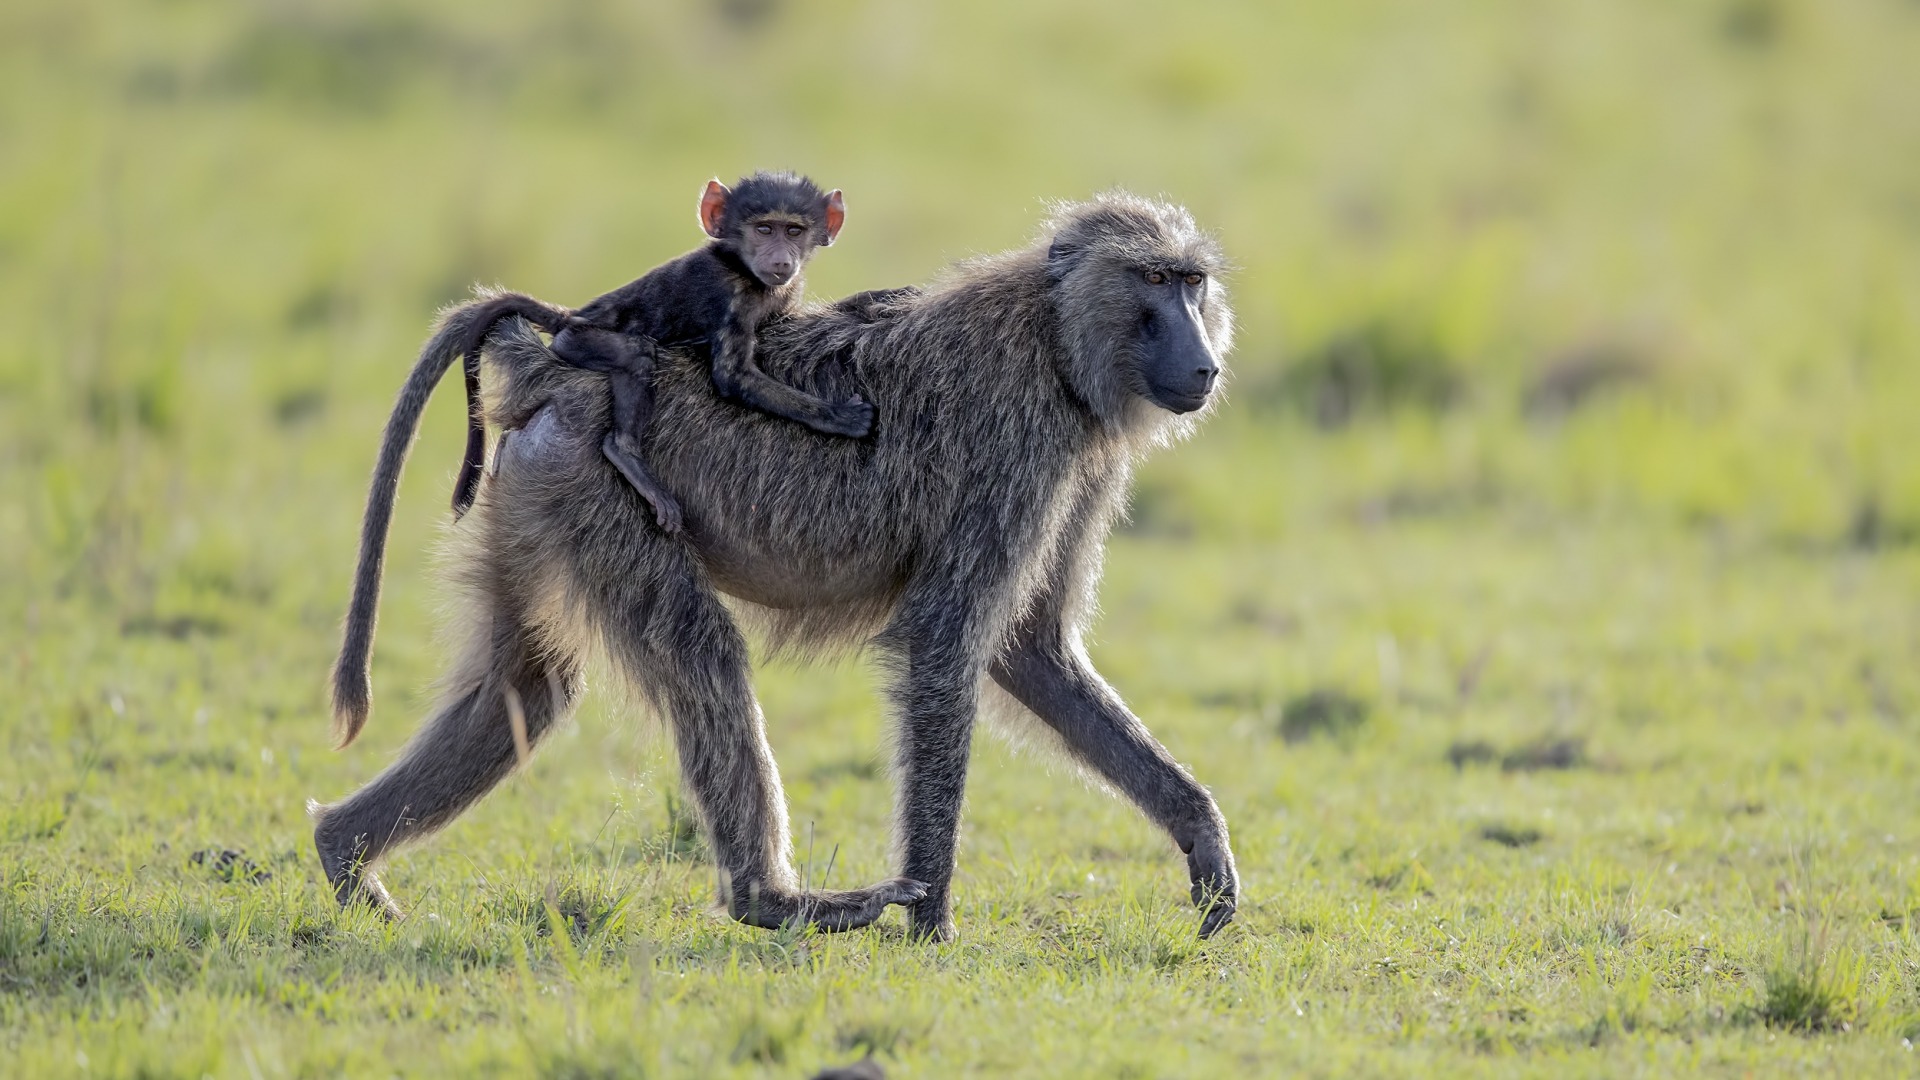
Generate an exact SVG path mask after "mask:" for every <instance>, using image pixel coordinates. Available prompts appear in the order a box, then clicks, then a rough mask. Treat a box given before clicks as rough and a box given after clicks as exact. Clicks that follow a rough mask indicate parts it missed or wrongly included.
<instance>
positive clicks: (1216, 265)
mask: <svg viewBox="0 0 1920 1080" xmlns="http://www.w3.org/2000/svg"><path fill="white" fill-rule="evenodd" d="M1049 230H1050V232H1051V237H1052V238H1051V242H1050V244H1049V246H1048V248H1047V270H1048V274H1049V276H1050V277H1051V279H1052V287H1053V295H1054V307H1055V310H1056V311H1057V312H1058V314H1059V317H1060V328H1061V333H1062V336H1063V337H1064V338H1065V344H1066V345H1067V349H1068V353H1069V357H1068V361H1069V364H1070V366H1071V369H1072V371H1071V376H1072V379H1073V382H1074V383H1075V385H1076V387H1077V388H1078V389H1079V391H1080V392H1081V394H1083V395H1085V396H1086V398H1087V400H1088V403H1089V404H1090V405H1092V406H1093V407H1094V409H1095V410H1096V411H1097V412H1099V413H1100V414H1101V415H1102V416H1103V417H1105V418H1107V419H1109V420H1110V421H1118V420H1120V419H1122V418H1123V417H1125V416H1126V415H1128V414H1129V413H1130V412H1132V411H1133V410H1132V409H1130V408H1129V404H1130V402H1131V401H1137V400H1141V399H1144V400H1145V401H1146V402H1148V403H1150V404H1152V405H1154V406H1157V407H1158V408H1160V409H1164V410H1166V411H1167V412H1171V413H1175V414H1184V413H1191V412H1194V411H1196V410H1198V409H1201V408H1203V407H1204V406H1206V404H1207V403H1208V402H1209V401H1210V400H1211V399H1212V397H1213V392H1214V389H1215V388H1216V387H1217V386H1218V384H1219V376H1220V362H1221V360H1222V359H1223V358H1224V357H1225V356H1226V353H1227V351H1228V349H1229V348H1231V347H1232V339H1233V316H1232V313H1231V311H1230V310H1229V309H1228V307H1227V296H1226V289H1225V287H1224V286H1223V285H1222V284H1221V282H1220V274H1221V272H1222V271H1223V270H1225V268H1226V259H1225V257H1224V256H1222V254H1221V253H1220V248H1219V246H1218V245H1217V244H1215V243H1214V242H1213V240H1212V238H1211V237H1209V236H1207V235H1206V234H1205V233H1203V232H1201V231H1200V228H1199V226H1197V225H1195V224H1194V222H1193V216H1192V215H1191V214H1189V213H1187V211H1186V210H1184V209H1182V208H1181V207H1178V206H1173V205H1171V204H1168V203H1162V202H1154V201H1152V200H1150V199H1143V198H1140V197H1138V196H1136V195H1128V194H1126V193H1124V192H1117V193H1110V194H1106V195H1101V196H1099V197H1098V198H1096V199H1094V200H1093V201H1091V202H1086V203H1078V204H1074V205H1070V206H1066V207H1062V208H1061V209H1060V210H1059V211H1058V212H1057V213H1056V214H1055V216H1054V218H1053V220H1052V222H1051V223H1050V224H1049Z"/></svg>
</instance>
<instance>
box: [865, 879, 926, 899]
mask: <svg viewBox="0 0 1920 1080" xmlns="http://www.w3.org/2000/svg"><path fill="white" fill-rule="evenodd" d="M875 888H876V889H878V890H880V895H881V896H882V897H884V898H885V899H884V902H885V903H886V904H888V905H892V904H917V903H919V902H920V901H922V900H925V899H926V898H927V891H928V890H927V883H926V882H924V881H915V880H913V879H912V878H904V877H901V878H894V879H893V880H891V881H883V882H881V883H880V884H879V885H877V886H875Z"/></svg>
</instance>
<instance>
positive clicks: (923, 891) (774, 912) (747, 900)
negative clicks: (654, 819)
mask: <svg viewBox="0 0 1920 1080" xmlns="http://www.w3.org/2000/svg"><path fill="white" fill-rule="evenodd" d="M926 895H927V887H926V886H925V885H922V884H921V883H920V882H918V881H914V880H912V879H910V878H893V879H891V880H888V881H882V882H880V883H879V884H877V885H869V886H867V887H866V888H864V889H847V890H845V891H834V892H828V891H824V890H822V891H818V892H803V893H773V894H769V893H766V892H763V891H760V890H758V889H749V890H747V892H746V894H745V895H739V896H735V898H734V900H733V903H732V904H730V905H729V908H728V914H730V915H732V916H733V917H734V918H735V919H737V920H739V921H740V922H743V923H746V924H747V925H748V926H759V927H764V928H766V929H769V930H771V929H775V928H778V927H782V926H815V927H818V928H819V929H821V930H823V931H826V932H828V933H833V932H837V931H840V930H857V929H859V928H860V927H863V926H866V925H868V924H870V923H872V922H873V921H874V920H875V919H878V918H879V917H880V916H881V914H882V913H883V912H885V911H886V910H887V908H889V907H891V906H892V905H894V904H912V903H914V902H916V901H918V900H920V899H922V898H923V897H925V896H926Z"/></svg>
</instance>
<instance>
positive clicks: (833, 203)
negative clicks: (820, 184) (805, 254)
mask: <svg viewBox="0 0 1920 1080" xmlns="http://www.w3.org/2000/svg"><path fill="white" fill-rule="evenodd" d="M846 223H847V200H846V198H845V197H844V196H842V195H841V194H840V189H839V188H834V189H833V190H832V191H829V192H827V242H826V243H825V244H822V245H821V246H822V247H832V246H833V241H834V238H835V237H837V236H839V235H840V226H842V225H845V224H846Z"/></svg>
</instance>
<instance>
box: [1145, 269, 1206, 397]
mask: <svg viewBox="0 0 1920 1080" xmlns="http://www.w3.org/2000/svg"><path fill="white" fill-rule="evenodd" d="M1210 284H1211V283H1210V282H1209V280H1208V276H1207V273H1206V272H1205V271H1204V270H1201V269H1198V268H1195V267H1183V266H1154V267H1146V268H1143V269H1137V270H1135V271H1134V273H1133V281H1132V293H1133V297H1134V299H1135V301H1136V303H1137V309H1138V313H1139V314H1138V317H1137V318H1136V319H1135V321H1134V342H1133V348H1132V350H1131V351H1132V353H1133V357H1134V361H1135V363H1137V364H1138V365H1139V372H1140V379H1141V382H1142V383H1144V384H1145V388H1146V396H1147V399H1148V400H1149V401H1152V402H1153V403H1154V404H1155V405H1158V406H1160V407H1161V408H1163V409H1165V410H1167V411H1168V412H1173V413H1190V412H1193V411H1194V410H1196V409H1198V408H1200V407H1201V406H1203V405H1205V404H1206V403H1207V398H1208V396H1209V395H1211V394H1212V393H1213V388H1214V386H1215V384H1216V383H1217V382H1218V381H1219V378H1220V357H1219V354H1218V353H1217V352H1216V351H1215V350H1214V346H1213V343H1212V342H1211V341H1210V340H1209V339H1208V336H1207V326H1206V321H1205V320H1204V319H1203V318H1202V315H1201V312H1202V310H1203V309H1204V307H1205V305H1206V302H1207V289H1208V288H1209V286H1210Z"/></svg>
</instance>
